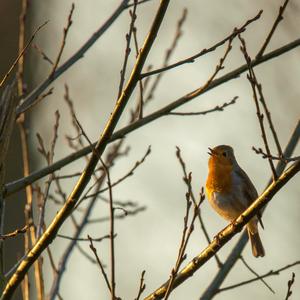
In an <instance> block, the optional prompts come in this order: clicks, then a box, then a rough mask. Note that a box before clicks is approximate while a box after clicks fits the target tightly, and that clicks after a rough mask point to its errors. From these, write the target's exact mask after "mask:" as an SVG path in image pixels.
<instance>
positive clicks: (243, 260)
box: [240, 256, 275, 294]
mask: <svg viewBox="0 0 300 300" xmlns="http://www.w3.org/2000/svg"><path fill="white" fill-rule="evenodd" d="M240 259H241V261H242V262H243V264H244V265H245V267H246V268H247V269H248V270H249V271H250V272H251V273H252V274H254V275H255V276H256V278H257V279H258V280H260V281H261V282H262V283H263V284H264V285H265V286H266V287H267V289H268V290H270V291H271V292H272V293H273V294H275V291H274V290H273V289H272V288H271V287H270V285H268V283H267V282H266V281H265V280H264V279H263V278H262V277H261V276H260V275H259V274H258V273H257V272H255V271H254V270H253V269H252V268H251V267H250V266H249V264H248V263H247V262H246V260H245V259H244V257H243V256H241V257H240Z"/></svg>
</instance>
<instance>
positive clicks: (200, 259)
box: [145, 161, 300, 300]
mask: <svg viewBox="0 0 300 300" xmlns="http://www.w3.org/2000/svg"><path fill="white" fill-rule="evenodd" d="M299 171H300V161H298V162H296V163H294V164H293V165H292V166H291V167H290V168H289V169H288V170H287V171H285V172H284V173H283V174H282V175H281V176H280V177H279V178H278V179H277V180H276V181H274V182H273V183H272V184H271V185H270V186H269V187H268V188H267V189H266V190H265V191H264V192H263V193H262V194H261V195H260V196H259V197H258V198H257V199H256V200H255V201H254V202H253V203H252V204H251V205H250V206H249V207H248V208H247V209H246V210H245V211H244V212H243V213H242V214H241V215H240V216H239V217H238V218H237V219H236V220H235V221H234V223H231V224H230V225H229V226H227V227H225V228H224V229H223V230H222V231H221V232H219V233H218V235H217V237H216V238H215V239H214V240H213V241H212V243H211V244H210V245H209V246H208V247H206V248H205V249H204V250H203V251H202V252H201V253H200V254H198V255H197V256H196V257H194V258H193V259H192V260H191V261H190V262H189V263H188V264H187V265H186V266H185V267H184V268H183V269H181V271H180V272H179V273H178V275H177V276H176V278H175V280H174V283H173V288H175V287H177V286H179V285H180V284H181V283H183V282H184V281H185V280H187V279H188V278H189V277H190V276H192V275H193V274H194V273H195V272H196V271H197V270H198V269H199V268H200V267H201V266H202V265H204V264H205V263H206V262H207V261H208V260H209V259H210V258H211V257H213V256H214V254H215V253H216V252H217V251H218V250H219V249H221V248H222V247H223V246H224V245H225V244H226V243H227V242H228V241H229V240H230V239H231V238H232V237H233V236H234V235H236V234H237V233H238V232H240V231H241V230H242V229H243V227H244V226H245V225H246V224H247V223H248V222H249V220H250V219H251V218H252V217H253V216H255V215H256V214H257V212H258V211H260V209H261V208H262V207H264V206H265V205H266V204H267V203H268V202H269V201H271V199H272V198H273V196H274V195H275V194H276V193H277V192H278V191H279V190H280V189H281V188H282V187H283V186H284V185H285V184H286V183H287V182H288V181H289V180H290V179H291V178H292V177H293V176H295V175H296V174H297V173H298V172H299ZM168 285H169V281H167V282H165V283H164V284H163V285H162V286H160V287H159V288H158V289H156V290H155V291H154V292H153V293H151V294H150V295H149V296H147V297H146V298H145V300H154V299H162V298H163V297H164V295H165V293H166V290H167V287H168Z"/></svg>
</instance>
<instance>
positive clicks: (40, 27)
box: [0, 21, 48, 87]
mask: <svg viewBox="0 0 300 300" xmlns="http://www.w3.org/2000/svg"><path fill="white" fill-rule="evenodd" d="M47 23H48V21H47V22H45V23H43V24H42V25H40V26H39V27H38V28H37V29H36V30H35V31H34V33H33V34H32V36H31V37H30V39H29V41H28V42H27V44H26V45H25V47H24V48H23V49H22V51H21V52H19V55H18V56H17V58H16V59H15V61H14V62H13V64H12V65H11V67H10V68H9V70H8V71H7V72H6V74H5V75H4V77H3V78H2V79H1V82H0V87H1V86H2V85H3V84H4V82H5V81H6V79H7V78H8V76H9V75H10V74H11V72H12V71H13V69H14V68H15V66H16V65H17V63H18V61H19V59H20V58H21V57H23V55H24V54H25V52H26V51H27V49H28V47H29V45H30V44H31V43H32V41H33V39H34V37H35V35H36V34H37V33H38V32H39V31H40V30H41V29H42V28H43V27H44V26H45V25H46V24H47Z"/></svg>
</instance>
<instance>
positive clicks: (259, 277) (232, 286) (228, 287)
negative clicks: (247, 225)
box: [201, 261, 300, 299]
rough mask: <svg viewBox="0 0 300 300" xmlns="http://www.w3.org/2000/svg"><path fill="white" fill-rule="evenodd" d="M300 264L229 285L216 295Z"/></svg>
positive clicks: (293, 264) (295, 263)
mask: <svg viewBox="0 0 300 300" xmlns="http://www.w3.org/2000/svg"><path fill="white" fill-rule="evenodd" d="M299 264H300V261H296V262H294V263H292V264H289V265H286V266H284V267H282V268H280V269H277V270H275V271H273V270H271V271H269V272H267V273H265V274H263V275H260V276H258V277H257V276H256V277H254V278H252V279H249V280H245V281H242V282H240V283H237V284H233V285H229V286H226V287H224V288H220V289H218V290H217V292H216V294H217V293H221V292H225V291H228V290H231V289H235V288H237V287H240V286H243V285H246V284H249V283H252V282H256V281H258V280H261V279H263V278H266V277H270V276H275V275H279V274H280V272H282V271H284V270H287V269H289V268H292V267H294V266H296V265H299ZM201 299H202V298H201Z"/></svg>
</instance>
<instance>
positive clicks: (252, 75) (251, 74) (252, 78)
mask: <svg viewBox="0 0 300 300" xmlns="http://www.w3.org/2000/svg"><path fill="white" fill-rule="evenodd" d="M239 39H240V41H241V51H242V53H243V54H244V57H245V60H246V62H247V65H248V69H249V72H248V74H247V79H248V80H249V82H250V84H251V88H252V91H253V100H254V103H255V107H256V115H257V118H258V122H259V125H260V130H261V137H262V139H263V142H264V145H265V149H266V152H267V153H268V155H271V151H270V148H269V144H268V139H267V135H266V131H265V127H264V123H263V117H264V116H263V114H262V113H261V111H260V107H259V103H258V95H257V92H256V90H259V87H258V86H259V83H258V81H257V79H256V76H255V73H254V71H253V68H252V67H251V58H250V56H249V55H248V53H247V49H246V43H245V40H244V39H243V38H242V37H241V36H240V35H239ZM268 161H269V164H270V168H271V170H272V173H273V180H276V179H277V174H276V170H275V166H274V163H273V161H272V159H270V158H269V159H268Z"/></svg>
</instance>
